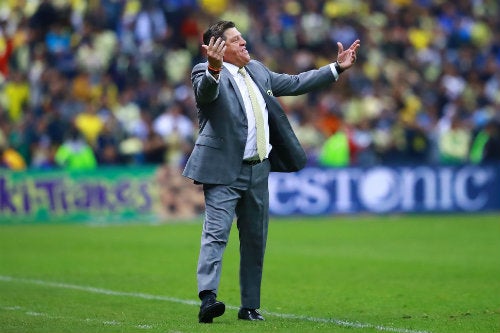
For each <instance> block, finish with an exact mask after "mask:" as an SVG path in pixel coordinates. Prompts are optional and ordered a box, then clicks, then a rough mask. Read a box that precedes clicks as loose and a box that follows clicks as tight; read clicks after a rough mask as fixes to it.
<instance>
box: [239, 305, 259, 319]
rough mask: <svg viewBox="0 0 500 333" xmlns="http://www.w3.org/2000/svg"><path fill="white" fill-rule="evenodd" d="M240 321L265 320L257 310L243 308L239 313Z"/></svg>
mask: <svg viewBox="0 0 500 333" xmlns="http://www.w3.org/2000/svg"><path fill="white" fill-rule="evenodd" d="M238 319H243V320H264V317H262V315H261V314H260V313H259V312H258V311H257V310H255V309H247V308H241V309H240V311H238Z"/></svg>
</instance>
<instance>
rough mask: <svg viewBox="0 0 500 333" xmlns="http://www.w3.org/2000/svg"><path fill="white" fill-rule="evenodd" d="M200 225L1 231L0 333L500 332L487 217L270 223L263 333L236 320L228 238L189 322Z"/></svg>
mask: <svg viewBox="0 0 500 333" xmlns="http://www.w3.org/2000/svg"><path fill="white" fill-rule="evenodd" d="M200 231H201V221H196V222H190V223H186V222H182V223H181V222H179V223H171V224H164V225H156V226H154V225H141V224H137V225H114V226H88V225H69V224H66V225H26V226H21V225H19V226H0V332H2V333H7V332H50V333H54V332H55V333H57V332H146V333H148V332H166V333H181V332H182V333H184V332H240V333H242V332H351V333H358V332H359V333H364V332H367V333H368V332H400V333H422V332H435V333H437V332H443V333H462V332H464V333H465V332H488V333H491V332H494V333H495V332H496V333H498V332H500V217H499V216H498V214H497V215H471V216H466V215H454V216H445V215H439V216H385V217H369V216H363V217H359V216H358V217H328V218H295V219H286V220H285V219H273V220H272V221H271V225H270V231H269V241H268V249H267V255H266V263H265V269H264V281H263V290H262V310H263V313H264V315H265V317H266V321H265V322H259V323H253V322H242V321H238V320H237V319H236V314H237V307H238V305H239V284H238V278H237V276H238V240H237V232H236V231H237V230H236V228H235V227H234V228H233V232H232V234H231V241H230V243H229V245H228V248H227V251H226V254H225V258H224V267H223V276H222V281H221V290H220V294H219V298H220V299H221V300H223V301H225V302H226V304H227V305H228V309H227V311H226V313H225V314H224V316H222V317H220V318H216V319H215V321H214V323H213V324H211V325H210V324H198V322H197V313H198V309H199V308H198V307H199V302H198V300H197V297H196V276H195V271H196V261H197V256H198V251H199V237H200Z"/></svg>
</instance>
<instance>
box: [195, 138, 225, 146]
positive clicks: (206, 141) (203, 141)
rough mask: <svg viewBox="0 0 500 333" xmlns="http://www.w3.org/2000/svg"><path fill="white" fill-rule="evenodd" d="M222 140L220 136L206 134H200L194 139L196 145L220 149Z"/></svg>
mask: <svg viewBox="0 0 500 333" xmlns="http://www.w3.org/2000/svg"><path fill="white" fill-rule="evenodd" d="M223 141H224V139H223V138H221V137H216V136H208V135H204V134H202V135H200V136H199V137H198V139H197V140H196V145H197V146H208V147H212V148H217V149H220V148H221V146H222V142H223Z"/></svg>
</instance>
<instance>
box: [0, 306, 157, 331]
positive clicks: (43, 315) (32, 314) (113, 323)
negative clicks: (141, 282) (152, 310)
mask: <svg viewBox="0 0 500 333" xmlns="http://www.w3.org/2000/svg"><path fill="white" fill-rule="evenodd" d="M0 310H4V311H15V312H22V313H24V314H25V315H27V316H30V317H40V318H46V319H55V320H70V321H80V322H85V323H97V324H101V325H105V326H121V327H134V328H140V329H143V330H148V329H151V328H153V325H148V324H137V325H133V324H127V323H123V322H120V321H116V320H99V319H92V318H76V317H69V316H56V315H51V314H48V313H45V312H38V311H32V310H28V309H25V308H23V307H21V306H17V305H15V306H2V305H0Z"/></svg>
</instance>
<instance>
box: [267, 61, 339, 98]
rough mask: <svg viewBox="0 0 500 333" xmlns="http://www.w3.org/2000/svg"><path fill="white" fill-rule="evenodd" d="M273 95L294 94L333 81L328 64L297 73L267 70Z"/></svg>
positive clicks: (311, 89) (324, 85)
mask: <svg viewBox="0 0 500 333" xmlns="http://www.w3.org/2000/svg"><path fill="white" fill-rule="evenodd" d="M269 75H270V77H271V86H272V91H273V95H274V96H276V97H279V96H296V95H302V94H305V93H308V92H310V91H313V90H316V89H319V88H322V87H326V86H328V85H330V84H332V83H334V82H335V80H336V79H335V76H334V75H333V72H332V70H331V68H330V65H326V66H323V67H321V68H319V69H313V70H310V71H307V72H303V73H300V74H297V75H289V74H278V73H275V72H272V71H269Z"/></svg>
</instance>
